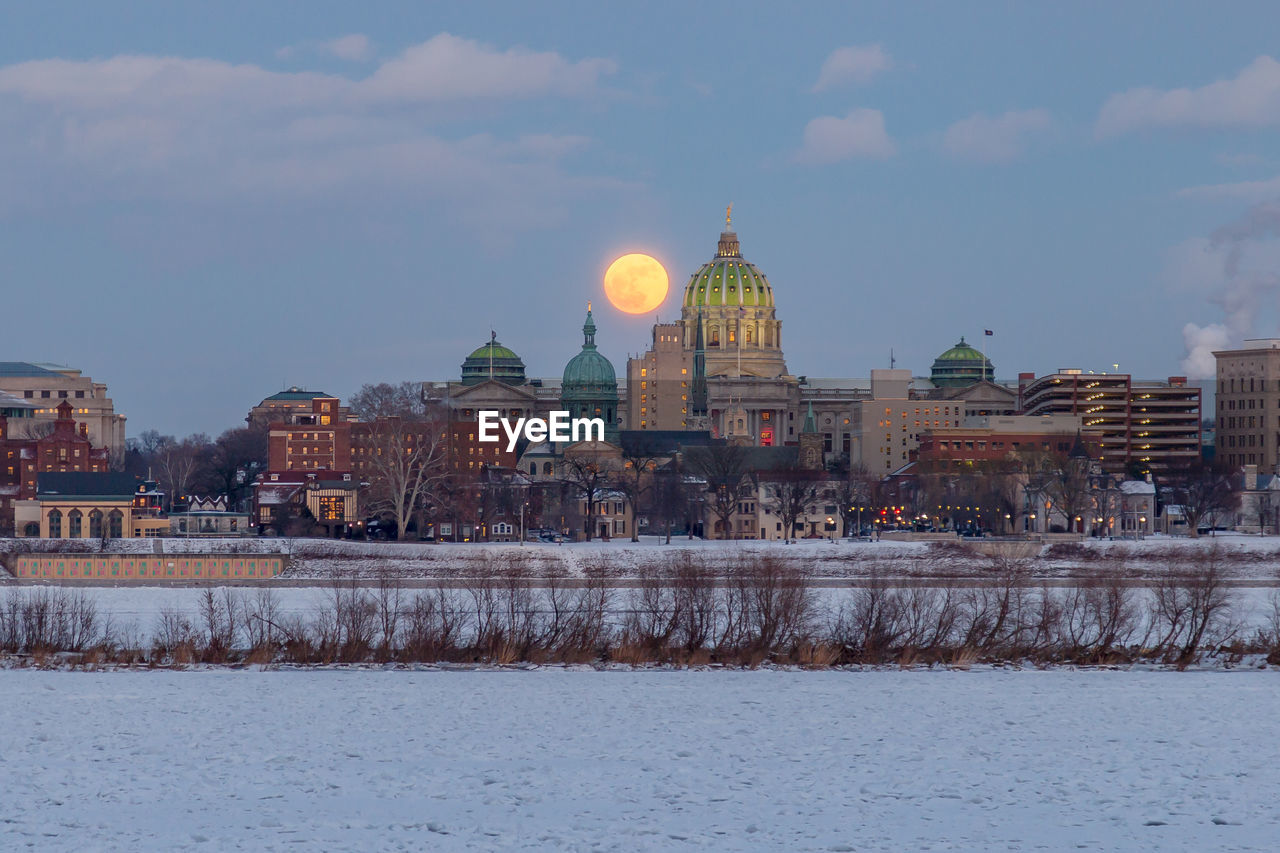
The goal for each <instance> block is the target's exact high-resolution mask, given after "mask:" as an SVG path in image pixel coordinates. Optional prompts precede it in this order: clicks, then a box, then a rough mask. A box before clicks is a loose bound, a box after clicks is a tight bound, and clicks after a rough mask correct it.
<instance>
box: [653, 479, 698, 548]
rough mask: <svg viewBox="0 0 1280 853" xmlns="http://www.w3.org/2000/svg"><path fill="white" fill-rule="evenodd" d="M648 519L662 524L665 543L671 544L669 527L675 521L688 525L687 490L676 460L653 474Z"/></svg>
mask: <svg viewBox="0 0 1280 853" xmlns="http://www.w3.org/2000/svg"><path fill="white" fill-rule="evenodd" d="M649 518H650V520H652V519H655V518H656V519H658V520H659V521H660V522H661V523H662V527H663V532H664V534H665V536H666V543H667V544H668V545H670V544H671V527H672V525H673V524H674V523H675V522H677V521H684V522H685V523H686V524H688V523H689V490H688V488H687V487H686V485H685V481H684V472H683V470H682V469H681V466H680V464H679V461H678V460H675V459H673V460H672V461H671V462H669V463H668V464H667V465H665V466H663V467H661V468H659V469H657V470H656V471H654V472H653V481H652V484H651V486H650V489H649Z"/></svg>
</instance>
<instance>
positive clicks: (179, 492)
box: [155, 433, 213, 500]
mask: <svg viewBox="0 0 1280 853" xmlns="http://www.w3.org/2000/svg"><path fill="white" fill-rule="evenodd" d="M212 444H213V442H211V441H210V440H209V436H207V435H205V434H203V433H196V434H194V435H189V436H187V437H186V438H184V439H182V441H170V442H166V443H165V444H164V446H163V447H161V448H159V450H158V451H157V452H156V454H155V462H156V465H157V467H158V469H159V471H158V476H159V478H160V482H161V483H163V484H164V487H165V490H166V491H167V492H168V494H169V499H170V500H173V499H174V498H175V497H179V496H185V495H187V494H189V493H190V491H191V487H192V485H193V484H194V483H195V480H196V475H197V474H198V473H199V471H200V466H201V465H203V464H204V463H205V460H206V459H207V457H208V456H209V453H210V450H211V445H212Z"/></svg>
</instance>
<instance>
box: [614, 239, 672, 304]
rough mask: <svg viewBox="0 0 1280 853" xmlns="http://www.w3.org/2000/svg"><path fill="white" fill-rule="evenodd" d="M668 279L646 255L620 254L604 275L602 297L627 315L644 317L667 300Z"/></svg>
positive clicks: (662, 269) (662, 268) (661, 268)
mask: <svg viewBox="0 0 1280 853" xmlns="http://www.w3.org/2000/svg"><path fill="white" fill-rule="evenodd" d="M669 286H670V279H668V278H667V271H666V269H665V268H664V267H663V266H662V264H660V263H658V261H657V259H656V258H652V257H650V256H649V255H642V254H638V253H636V254H630V255H623V256H622V257H620V258H618V259H617V260H616V261H614V262H613V263H611V264H609V269H608V270H606V271H605V274H604V295H605V296H607V297H609V301H610V302H612V303H613V307H614V308H617V309H618V310H619V311H625V312H627V313H628V314H645V313H648V312H649V311H652V310H653V309H654V308H657V307H658V306H659V305H661V304H662V300H664V299H666V298H667V288H668V287H669Z"/></svg>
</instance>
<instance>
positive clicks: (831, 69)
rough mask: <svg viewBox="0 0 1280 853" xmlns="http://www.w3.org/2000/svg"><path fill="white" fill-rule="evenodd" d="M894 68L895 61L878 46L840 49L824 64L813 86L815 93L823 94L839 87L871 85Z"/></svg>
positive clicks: (834, 51) (869, 45) (856, 46)
mask: <svg viewBox="0 0 1280 853" xmlns="http://www.w3.org/2000/svg"><path fill="white" fill-rule="evenodd" d="M892 67H893V60H892V59H890V58H889V54H888V53H887V52H886V51H885V49H884V48H883V47H881V46H880V45H878V44H867V45H851V46H849V47H838V48H836V49H835V50H833V51H831V55H830V56H828V57H827V59H826V61H825V62H823V63H822V70H821V71H819V72H818V82H817V83H815V84H813V91H814V92H821V91H822V90H824V89H830V88H834V87H837V86H846V85H849V84H864V83H869V82H870V81H871V79H872V78H873V77H875V76H876V75H877V74H879V73H881V72H882V71H888V70H889V69H890V68H892Z"/></svg>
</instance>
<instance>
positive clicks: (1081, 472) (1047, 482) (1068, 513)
mask: <svg viewBox="0 0 1280 853" xmlns="http://www.w3.org/2000/svg"><path fill="white" fill-rule="evenodd" d="M1048 464H1049V465H1050V466H1051V467H1050V468H1049V469H1048V470H1047V471H1042V472H1041V482H1043V491H1044V494H1045V495H1046V496H1047V497H1048V498H1049V500H1051V501H1052V502H1053V506H1054V509H1056V510H1057V511H1058V512H1059V513H1061V514H1062V516H1063V517H1064V518H1065V519H1066V526H1067V530H1068V531H1072V532H1074V531H1075V530H1076V521H1077V519H1079V520H1080V521H1083V520H1084V515H1085V513H1087V512H1088V511H1089V508H1090V507H1091V506H1092V501H1093V498H1092V495H1091V494H1090V491H1089V462H1088V460H1087V459H1078V458H1073V457H1052V458H1051V459H1050V460H1049V462H1048Z"/></svg>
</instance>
